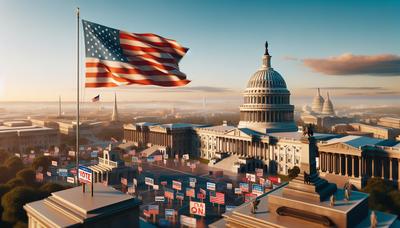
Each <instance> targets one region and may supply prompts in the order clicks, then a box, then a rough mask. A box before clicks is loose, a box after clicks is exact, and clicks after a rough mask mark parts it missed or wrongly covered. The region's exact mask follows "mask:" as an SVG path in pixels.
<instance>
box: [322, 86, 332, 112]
mask: <svg viewBox="0 0 400 228" xmlns="http://www.w3.org/2000/svg"><path fill="white" fill-rule="evenodd" d="M326 97H327V98H326V100H325V101H324V105H323V106H322V114H324V115H329V116H334V115H335V111H334V110H333V104H332V101H331V99H330V98H329V92H328V93H326Z"/></svg>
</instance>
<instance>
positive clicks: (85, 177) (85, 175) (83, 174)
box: [78, 165, 93, 184]
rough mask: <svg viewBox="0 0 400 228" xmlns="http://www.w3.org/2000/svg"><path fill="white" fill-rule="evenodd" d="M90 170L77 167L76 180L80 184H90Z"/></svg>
mask: <svg viewBox="0 0 400 228" xmlns="http://www.w3.org/2000/svg"><path fill="white" fill-rule="evenodd" d="M92 177H93V176H92V170H91V169H89V168H88V167H86V166H83V165H81V166H79V170H78V179H79V181H80V182H81V183H87V184H90V183H92Z"/></svg>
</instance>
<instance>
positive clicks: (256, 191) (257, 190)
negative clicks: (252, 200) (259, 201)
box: [251, 184, 264, 196]
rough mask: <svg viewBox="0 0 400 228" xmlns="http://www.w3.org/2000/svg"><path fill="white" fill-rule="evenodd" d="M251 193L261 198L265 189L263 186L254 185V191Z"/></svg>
mask: <svg viewBox="0 0 400 228" xmlns="http://www.w3.org/2000/svg"><path fill="white" fill-rule="evenodd" d="M251 192H252V193H253V194H255V195H257V196H260V195H262V194H264V188H263V186H262V185H259V184H253V189H252V190H251Z"/></svg>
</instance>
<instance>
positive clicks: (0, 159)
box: [0, 150, 10, 164]
mask: <svg viewBox="0 0 400 228" xmlns="http://www.w3.org/2000/svg"><path fill="white" fill-rule="evenodd" d="M9 157H10V154H9V153H7V152H5V151H4V150H0V164H3V163H4V162H5V161H6V160H7V159H8V158H9Z"/></svg>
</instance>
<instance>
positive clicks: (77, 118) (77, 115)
mask: <svg viewBox="0 0 400 228" xmlns="http://www.w3.org/2000/svg"><path fill="white" fill-rule="evenodd" d="M76 19H77V20H76V29H77V30H76V34H77V37H76V41H77V43H76V46H77V49H76V57H77V61H76V148H75V150H76V152H75V159H76V175H77V178H76V184H77V185H79V181H78V172H79V125H80V124H79V123H80V121H79V83H80V81H79V7H77V8H76Z"/></svg>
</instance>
